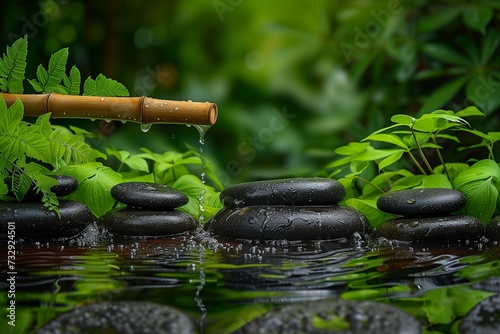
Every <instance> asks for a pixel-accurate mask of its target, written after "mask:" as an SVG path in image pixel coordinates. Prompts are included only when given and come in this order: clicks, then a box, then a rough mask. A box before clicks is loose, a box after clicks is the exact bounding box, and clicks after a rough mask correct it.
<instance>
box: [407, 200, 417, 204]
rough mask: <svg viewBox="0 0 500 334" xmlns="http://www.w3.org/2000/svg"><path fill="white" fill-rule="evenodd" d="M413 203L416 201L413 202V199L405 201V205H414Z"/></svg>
mask: <svg viewBox="0 0 500 334" xmlns="http://www.w3.org/2000/svg"><path fill="white" fill-rule="evenodd" d="M415 202H416V200H414V199H407V200H406V203H408V204H415Z"/></svg>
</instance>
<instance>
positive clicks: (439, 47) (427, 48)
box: [422, 43, 471, 67]
mask: <svg viewBox="0 0 500 334" xmlns="http://www.w3.org/2000/svg"><path fill="white" fill-rule="evenodd" d="M422 51H423V52H424V53H425V54H427V55H429V56H431V57H432V58H435V59H437V60H440V61H442V62H445V63H448V64H452V65H459V66H465V67H469V66H471V61H470V59H468V58H467V57H466V56H464V55H463V54H461V53H460V52H457V51H456V50H454V49H452V48H450V47H449V46H448V45H447V44H437V43H426V44H424V45H422Z"/></svg>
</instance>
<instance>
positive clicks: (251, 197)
mask: <svg viewBox="0 0 500 334" xmlns="http://www.w3.org/2000/svg"><path fill="white" fill-rule="evenodd" d="M344 196H345V189H344V187H343V186H342V184H340V183H339V182H338V181H336V180H332V179H326V178H293V179H281V180H271V181H256V182H247V183H241V184H237V185H234V186H230V187H227V188H226V189H224V190H223V191H222V192H221V194H220V199H221V201H222V203H223V204H224V208H223V209H222V210H220V211H219V212H218V213H217V214H216V215H214V216H213V217H212V218H210V219H209V220H208V221H207V223H206V224H205V229H206V230H207V231H210V232H212V233H213V234H215V235H218V236H220V237H226V238H236V239H253V240H254V239H256V240H285V239H286V240H332V239H349V238H351V236H352V235H353V234H354V233H355V232H358V233H367V232H368V231H369V224H368V222H367V220H366V218H365V217H364V216H363V215H362V214H361V213H360V212H358V211H356V210H354V209H352V208H349V207H345V206H339V205H337V204H338V202H340V201H341V200H342V199H343V197H344Z"/></svg>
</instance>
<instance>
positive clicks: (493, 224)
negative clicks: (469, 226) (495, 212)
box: [486, 216, 500, 241]
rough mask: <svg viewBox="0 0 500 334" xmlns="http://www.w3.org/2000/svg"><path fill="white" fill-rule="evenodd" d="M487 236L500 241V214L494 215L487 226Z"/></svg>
mask: <svg viewBox="0 0 500 334" xmlns="http://www.w3.org/2000/svg"><path fill="white" fill-rule="evenodd" d="M486 238H487V239H490V240H495V241H500V216H496V217H494V218H493V219H492V220H490V222H489V223H488V225H487V226H486Z"/></svg>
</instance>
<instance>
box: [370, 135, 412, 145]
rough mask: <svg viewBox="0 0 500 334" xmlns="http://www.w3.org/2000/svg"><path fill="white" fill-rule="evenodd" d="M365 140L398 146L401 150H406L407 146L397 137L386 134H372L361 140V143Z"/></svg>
mask: <svg viewBox="0 0 500 334" xmlns="http://www.w3.org/2000/svg"><path fill="white" fill-rule="evenodd" d="M366 140H371V141H378V142H385V143H390V144H394V145H396V146H399V147H401V148H404V149H407V148H408V146H407V145H406V144H405V143H404V142H403V140H401V138H400V137H399V136H396V135H393V134H387V133H379V134H374V135H370V136H368V137H366V138H365V139H363V141H366Z"/></svg>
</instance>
